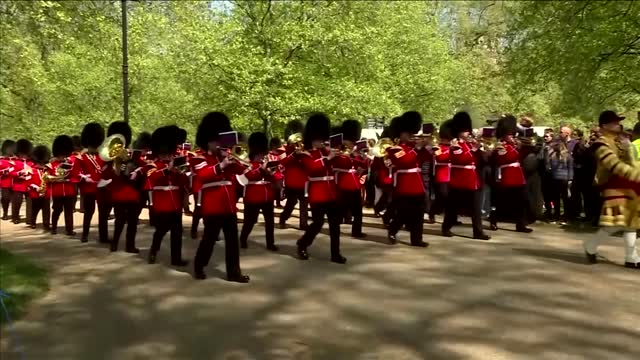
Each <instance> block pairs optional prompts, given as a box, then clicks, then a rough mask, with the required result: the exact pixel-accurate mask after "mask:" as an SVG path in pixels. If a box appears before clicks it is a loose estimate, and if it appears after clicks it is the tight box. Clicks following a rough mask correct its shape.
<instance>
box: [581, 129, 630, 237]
mask: <svg viewBox="0 0 640 360" xmlns="http://www.w3.org/2000/svg"><path fill="white" fill-rule="evenodd" d="M592 146H597V148H596V151H595V156H596V160H597V164H598V168H597V172H596V177H595V180H594V182H595V184H596V185H597V186H599V187H600V189H601V191H602V193H601V196H602V198H603V200H604V201H603V205H602V212H601V213H600V225H601V226H622V227H625V228H631V229H640V216H639V215H640V214H639V213H638V211H640V204H639V202H640V198H639V197H638V194H637V193H636V191H635V189H632V188H629V187H624V186H620V185H616V184H615V181H611V180H612V178H614V177H618V178H624V179H626V180H629V181H632V182H636V183H640V168H638V167H637V166H636V163H635V161H634V160H633V157H632V156H631V149H630V148H629V147H627V146H624V144H623V143H622V142H621V141H619V139H618V137H617V136H615V135H604V136H602V137H600V138H599V139H598V140H597V141H596V142H595V143H594V145H592ZM638 188H640V186H639V187H638Z"/></svg>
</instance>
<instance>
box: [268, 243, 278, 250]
mask: <svg viewBox="0 0 640 360" xmlns="http://www.w3.org/2000/svg"><path fill="white" fill-rule="evenodd" d="M267 250H269V251H278V250H280V248H279V247H278V246H277V245H275V244H270V245H267Z"/></svg>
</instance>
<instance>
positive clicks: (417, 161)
mask: <svg viewBox="0 0 640 360" xmlns="http://www.w3.org/2000/svg"><path fill="white" fill-rule="evenodd" d="M421 125H422V116H420V114H419V113H418V112H415V111H409V112H406V113H404V114H403V115H402V116H401V117H400V118H399V120H396V121H393V122H392V123H391V132H392V134H394V138H398V139H399V143H398V144H397V145H396V146H393V147H390V148H388V149H387V158H388V159H389V160H390V161H391V163H392V164H393V168H392V177H393V197H392V202H393V205H392V207H393V208H394V209H395V214H394V217H393V219H392V220H391V223H390V224H389V234H388V237H389V241H390V242H391V243H392V244H395V243H396V234H397V233H398V231H399V230H400V229H401V228H402V225H405V226H406V228H407V230H409V232H410V234H411V245H412V246H419V247H426V246H428V245H429V244H428V243H426V242H424V241H422V227H423V224H424V212H425V208H424V207H425V201H424V194H425V189H424V183H423V181H422V173H421V169H420V167H421V164H422V163H423V162H424V161H426V160H428V153H427V150H426V149H425V147H424V140H422V139H419V140H418V142H416V143H413V142H412V141H411V138H412V137H413V135H414V134H416V133H418V131H420V126H421Z"/></svg>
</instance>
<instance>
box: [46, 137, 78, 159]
mask: <svg viewBox="0 0 640 360" xmlns="http://www.w3.org/2000/svg"><path fill="white" fill-rule="evenodd" d="M51 150H52V152H53V156H54V157H68V156H71V153H72V152H73V140H71V138H70V137H69V136H67V135H59V136H57V137H56V138H55V139H54V140H53V146H52V147H51Z"/></svg>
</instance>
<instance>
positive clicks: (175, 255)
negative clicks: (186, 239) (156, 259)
mask: <svg viewBox="0 0 640 360" xmlns="http://www.w3.org/2000/svg"><path fill="white" fill-rule="evenodd" d="M155 220H156V222H155V225H154V226H155V228H156V231H155V232H154V233H153V241H152V243H151V250H150V251H151V253H152V254H154V255H155V254H157V253H158V251H160V246H161V245H162V239H164V236H165V235H166V234H167V233H168V232H169V231H171V262H172V263H177V262H180V261H181V260H182V209H180V211H176V212H170V213H156V214H155Z"/></svg>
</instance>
